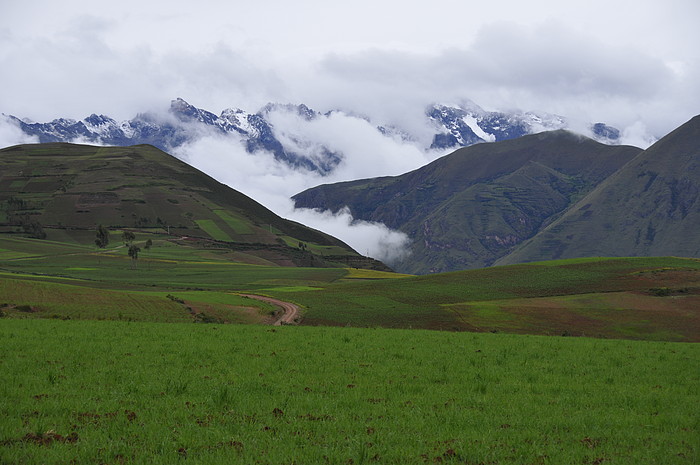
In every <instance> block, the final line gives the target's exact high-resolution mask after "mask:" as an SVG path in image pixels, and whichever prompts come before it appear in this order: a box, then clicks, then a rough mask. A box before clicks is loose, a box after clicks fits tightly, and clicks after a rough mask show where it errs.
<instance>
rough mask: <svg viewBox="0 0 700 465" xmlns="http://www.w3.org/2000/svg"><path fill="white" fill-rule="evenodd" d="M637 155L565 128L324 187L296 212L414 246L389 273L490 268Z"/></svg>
mask: <svg viewBox="0 0 700 465" xmlns="http://www.w3.org/2000/svg"><path fill="white" fill-rule="evenodd" d="M640 152H641V149H638V148H635V147H628V146H608V145H604V144H601V143H598V142H595V141H593V140H591V139H587V138H585V137H582V136H578V135H575V134H572V133H570V132H567V131H564V130H558V131H552V132H546V133H541V134H535V135H529V136H524V137H520V138H517V139H512V140H508V141H504V142H497V143H493V144H477V145H473V146H470V147H467V148H463V149H460V150H457V151H456V152H454V153H452V154H451V155H448V156H446V157H443V158H440V159H438V160H436V161H435V162H433V163H431V164H429V165H427V166H425V167H422V168H420V169H418V170H415V171H413V172H410V173H407V174H404V175H402V176H396V177H384V178H376V179H368V180H360V181H351V182H345V183H338V184H330V185H323V186H319V187H315V188H312V189H309V190H307V191H304V192H302V193H300V194H297V195H296V196H294V201H295V202H296V206H297V207H304V208H319V209H326V210H332V211H338V210H340V209H341V208H343V207H345V206H347V207H349V209H350V211H351V212H352V214H353V216H354V217H355V218H357V219H362V220H369V221H378V222H382V223H385V224H386V225H387V226H389V227H391V228H394V229H398V230H401V231H403V232H405V233H406V234H408V235H409V237H410V238H411V239H412V246H411V254H410V256H408V257H407V258H406V259H404V260H403V261H402V262H400V263H397V264H393V265H394V267H395V268H396V269H397V270H399V271H402V272H407V273H430V272H444V271H452V270H461V269H469V268H479V267H483V266H489V265H492V264H493V263H494V262H495V261H496V260H498V259H499V258H501V257H504V256H506V255H508V254H509V253H511V252H512V251H513V250H514V249H515V248H516V247H517V246H518V245H520V244H521V243H522V242H523V241H526V240H527V239H530V238H532V237H534V236H535V235H536V234H538V233H539V232H540V231H541V230H542V229H544V228H545V227H546V226H547V225H548V224H549V223H551V222H552V221H554V220H555V219H556V218H557V217H558V215H561V214H562V213H563V212H564V211H565V210H566V209H567V208H568V207H569V206H571V205H572V204H574V203H575V202H577V201H578V200H580V199H581V198H582V197H584V196H585V195H586V194H588V193H589V192H590V191H591V190H593V189H594V188H595V187H596V186H597V185H598V184H599V183H600V182H602V181H604V180H605V179H606V178H607V177H608V176H610V175H611V174H612V173H614V172H616V171H617V170H618V169H619V168H620V167H622V166H623V165H624V164H625V163H627V162H629V161H630V160H631V159H633V158H634V157H635V156H636V155H638V154H639V153H640Z"/></svg>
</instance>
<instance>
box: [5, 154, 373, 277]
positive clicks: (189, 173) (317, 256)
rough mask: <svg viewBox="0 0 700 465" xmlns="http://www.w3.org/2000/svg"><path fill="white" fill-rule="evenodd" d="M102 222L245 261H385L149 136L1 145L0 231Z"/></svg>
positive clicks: (79, 233)
mask: <svg viewBox="0 0 700 465" xmlns="http://www.w3.org/2000/svg"><path fill="white" fill-rule="evenodd" d="M99 225H102V226H103V227H105V228H107V229H110V230H117V229H130V230H132V231H136V232H141V233H142V234H146V233H153V234H160V235H169V236H170V238H171V242H172V243H174V244H178V243H182V242H183V240H184V239H183V238H188V239H187V244H188V246H189V247H197V248H200V249H207V250H218V251H228V252H230V253H236V254H237V256H236V257H237V261H239V262H243V263H255V264H269V265H282V266H321V267H328V266H348V265H351V266H356V267H375V268H378V269H385V267H384V265H383V264H381V263H379V262H376V261H373V260H369V259H366V258H365V257H361V256H360V255H359V254H357V253H356V252H355V251H353V250H352V249H351V248H350V247H348V246H347V245H346V244H344V243H343V242H341V241H339V240H338V239H335V238H334V237H332V236H329V235H327V234H324V233H321V232H319V231H316V230H314V229H310V228H307V227H305V226H303V225H301V224H298V223H295V222H292V221H289V220H285V219H283V218H280V217H279V216H277V215H275V214H274V213H273V212H271V211H270V210H268V209H267V208H265V207H263V206H262V205H260V204H259V203H257V202H255V201H254V200H252V199H250V198H249V197H246V196H245V195H243V194H241V193H240V192H238V191H235V190H233V189H231V188H229V187H227V186H225V185H223V184H221V183H219V182H217V181H215V180H214V179H212V178H210V177H209V176H206V175H205V174H203V173H201V172H200V171H198V170H196V169H194V168H192V167H191V166H189V165H187V164H186V163H184V162H182V161H180V160H178V159H176V158H174V157H172V156H170V155H168V154H166V153H164V152H162V151H160V150H158V149H156V148H154V147H151V146H145V145H144V146H135V147H92V146H85V145H72V144H37V145H20V146H15V147H10V148H6V149H3V150H0V233H12V234H17V235H21V236H26V237H34V238H40V239H48V240H55V241H60V242H68V243H77V244H95V241H96V240H97V239H96V235H95V231H96V230H97V228H98V226H99ZM153 239H156V238H155V237H154V238H153ZM144 241H145V239H144ZM299 244H303V245H304V247H300V246H299Z"/></svg>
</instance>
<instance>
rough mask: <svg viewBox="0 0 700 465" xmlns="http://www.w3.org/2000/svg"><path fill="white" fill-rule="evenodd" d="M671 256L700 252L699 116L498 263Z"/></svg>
mask: <svg viewBox="0 0 700 465" xmlns="http://www.w3.org/2000/svg"><path fill="white" fill-rule="evenodd" d="M670 254H673V255H681V256H686V257H699V256H700V116H696V117H695V118H693V119H692V120H690V121H689V122H687V123H686V124H684V125H683V126H681V127H680V128H678V129H676V130H675V131H673V132H671V133H670V134H668V135H667V136H666V137H664V138H663V139H661V140H660V141H658V142H657V143H656V144H654V145H653V146H651V147H649V149H647V150H645V151H644V152H642V153H640V154H639V155H638V156H637V157H635V158H634V159H633V160H632V161H630V162H629V163H628V164H627V165H625V166H624V167H623V168H622V169H620V170H619V171H618V172H616V173H615V174H614V175H612V176H610V177H609V178H608V179H606V180H605V181H604V182H602V183H601V184H600V185H599V186H598V187H597V188H596V189H594V190H593V191H592V192H591V193H590V194H588V195H587V196H586V197H584V198H583V199H581V200H580V201H579V202H578V203H577V204H576V205H574V206H572V207H571V208H570V209H569V210H568V211H567V212H566V213H565V214H564V215H562V217H561V218H559V219H557V220H556V221H554V222H553V223H552V224H551V225H549V226H548V227H547V228H546V229H544V230H543V231H542V232H541V233H540V234H538V235H537V236H536V237H534V238H533V239H532V240H530V241H526V242H524V243H522V244H521V245H520V246H519V247H518V249H517V250H515V251H514V252H512V253H511V254H510V255H508V256H507V257H504V258H502V259H501V260H500V261H499V262H498V263H502V264H508V263H519V262H526V261H533V260H544V259H551V258H569V257H586V256H654V255H670Z"/></svg>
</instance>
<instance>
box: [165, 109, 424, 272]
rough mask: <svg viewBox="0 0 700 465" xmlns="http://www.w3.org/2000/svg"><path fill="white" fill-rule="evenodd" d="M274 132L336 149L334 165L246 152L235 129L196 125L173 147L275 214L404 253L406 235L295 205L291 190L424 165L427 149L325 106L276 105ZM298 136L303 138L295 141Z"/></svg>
mask: <svg viewBox="0 0 700 465" xmlns="http://www.w3.org/2000/svg"><path fill="white" fill-rule="evenodd" d="M270 116H271V120H272V121H273V122H274V123H275V124H276V126H275V131H276V136H277V137H279V138H280V139H281V140H282V141H283V142H284V143H286V144H287V147H286V148H287V149H290V148H294V149H297V150H304V149H306V150H307V153H306V154H307V155H313V154H314V153H315V150H316V149H317V147H320V146H321V145H323V144H329V145H328V147H329V148H330V149H332V150H333V151H336V152H337V153H340V154H342V157H343V160H342V162H341V164H340V165H339V166H338V167H337V169H336V170H334V171H333V172H332V173H331V174H329V175H327V176H322V175H320V174H319V173H318V172H315V171H308V170H305V169H301V168H293V167H290V166H289V165H288V164H286V163H284V162H279V161H277V160H275V158H274V156H273V154H271V153H269V152H266V151H259V152H256V153H255V154H251V153H248V152H247V151H246V150H245V147H244V145H243V143H242V142H241V140H240V139H239V138H238V137H237V136H235V135H223V134H218V133H214V132H213V131H207V130H203V132H202V133H201V134H200V137H199V138H197V139H196V140H194V141H191V142H189V143H187V144H185V145H183V146H181V147H179V148H177V149H176V150H175V151H174V154H175V155H176V156H177V157H179V158H182V159H183V160H185V161H186V162H187V163H189V164H191V165H193V166H195V167H196V168H198V169H200V170H201V171H203V172H205V173H207V174H209V175H210V176H212V177H214V178H215V179H217V180H218V181H220V182H223V183H224V184H227V185H229V186H231V187H232V188H234V189H236V190H238V191H240V192H243V193H244V194H246V195H248V196H250V197H252V198H253V199H255V200H257V201H258V202H260V203H261V204H263V205H265V206H266V207H267V208H269V209H271V210H272V211H274V212H275V213H277V214H278V215H280V216H282V217H285V218H289V219H292V220H295V221H298V222H300V223H302V224H305V225H308V226H310V227H313V228H315V229H319V230H321V231H324V232H326V233H328V234H331V235H333V236H335V237H338V238H339V239H341V240H342V241H344V242H346V243H347V244H348V245H350V246H351V247H353V248H354V249H355V250H356V251H358V252H360V253H362V254H368V255H369V256H371V257H374V258H377V259H379V260H382V261H385V262H386V263H388V264H391V263H392V262H394V261H396V260H398V259H400V258H402V257H404V256H405V254H406V253H408V244H409V239H408V237H407V236H406V235H405V234H404V233H402V232H399V231H394V230H391V229H389V228H387V227H386V226H385V225H383V224H381V223H373V222H367V221H358V220H355V219H354V218H353V217H352V215H351V213H350V212H349V211H348V210H341V211H340V212H337V213H335V214H333V213H330V212H320V211H315V210H311V209H295V208H294V204H293V202H292V200H291V199H290V197H291V196H293V195H294V194H297V193H299V192H301V191H303V190H305V189H308V188H310V187H314V186H316V185H319V184H321V183H328V182H338V181H341V180H349V179H357V178H361V177H373V176H378V175H387V174H399V173H403V172H405V171H408V170H410V169H415V168H418V167H419V166H422V165H424V164H425V163H426V162H427V161H428V160H429V157H430V156H431V155H430V154H428V155H426V154H425V153H423V152H422V151H420V150H419V149H418V148H417V147H415V146H413V145H411V144H407V143H405V142H403V141H398V140H395V139H393V138H391V137H387V136H384V135H382V134H381V133H380V132H379V131H378V130H377V129H376V128H374V127H372V126H371V125H370V124H369V123H367V122H366V121H365V120H363V119H361V118H357V117H352V116H347V115H343V114H337V113H333V114H330V115H328V116H319V117H317V118H316V119H313V120H310V121H308V120H305V119H303V118H300V117H299V116H298V115H297V114H296V113H293V112H288V111H284V110H280V111H275V112H273V113H271V115H270ZM300 141H306V142H307V143H306V144H301V143H300Z"/></svg>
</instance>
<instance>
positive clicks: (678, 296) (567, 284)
mask: <svg viewBox="0 0 700 465" xmlns="http://www.w3.org/2000/svg"><path fill="white" fill-rule="evenodd" d="M270 293H271V294H272V295H274V296H276V297H278V298H280V299H283V300H284V299H285V298H286V299H292V300H293V301H294V302H296V303H301V304H302V305H303V306H304V307H305V308H306V313H305V317H304V323H305V324H309V325H336V326H347V325H351V326H360V327H362V326H365V327H366V326H370V327H371V326H383V327H400V328H429V329H442V330H453V331H474V332H508V333H519V334H541V335H557V336H560V335H570V336H592V337H603V338H622V339H649V340H668V341H685V342H700V260H696V259H683V258H672V257H661V258H608V259H600V258H598V259H578V260H561V261H550V262H538V263H531V264H525V265H514V266H503V267H493V268H484V269H480V270H470V271H462V272H454V273H443V274H438V275H429V276H417V277H412V278H407V279H393V280H382V281H376V280H365V281H357V282H350V281H348V280H345V281H343V282H334V283H331V284H329V285H327V286H325V287H324V290H323V291H322V292H319V291H318V290H299V291H296V290H295V292H286V291H285V290H284V289H276V290H271V291H270Z"/></svg>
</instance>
